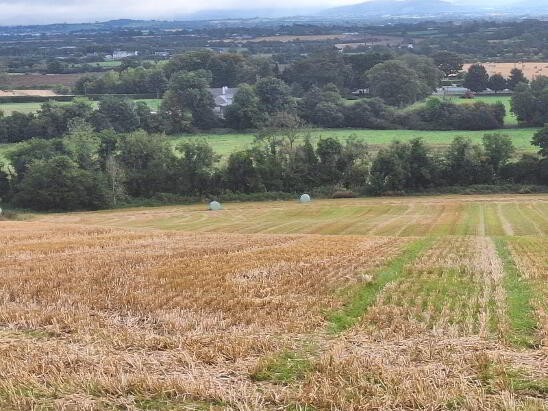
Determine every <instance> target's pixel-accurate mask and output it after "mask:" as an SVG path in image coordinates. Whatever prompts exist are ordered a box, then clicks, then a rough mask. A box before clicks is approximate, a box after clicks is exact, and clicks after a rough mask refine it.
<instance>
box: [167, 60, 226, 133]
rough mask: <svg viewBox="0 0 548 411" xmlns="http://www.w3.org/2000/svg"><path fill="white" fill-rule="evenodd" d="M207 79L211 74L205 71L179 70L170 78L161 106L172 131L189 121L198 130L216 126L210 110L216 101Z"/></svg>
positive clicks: (187, 123)
mask: <svg viewBox="0 0 548 411" xmlns="http://www.w3.org/2000/svg"><path fill="white" fill-rule="evenodd" d="M210 81H211V73H210V72H207V71H205V70H199V71H193V72H183V71H181V72H178V73H176V74H174V75H173V76H172V77H171V80H170V82H169V89H168V91H167V92H166V94H165V95H164V100H163V101H162V108H161V111H162V113H163V115H164V116H166V118H167V119H168V120H167V121H168V122H169V125H170V126H169V130H170V131H171V132H180V131H185V130H186V129H187V128H188V125H189V124H192V125H193V126H194V127H197V128H201V129H208V128H212V127H215V126H216V125H217V123H218V119H217V116H216V115H215V113H214V112H213V108H214V107H215V102H214V100H213V95H212V94H211V93H210V92H209V90H208V87H209V82H210ZM188 113H190V114H191V118H190V119H189V118H188V115H187V114H188Z"/></svg>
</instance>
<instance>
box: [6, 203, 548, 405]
mask: <svg viewBox="0 0 548 411" xmlns="http://www.w3.org/2000/svg"><path fill="white" fill-rule="evenodd" d="M205 209H206V207H205V206H204V205H191V206H177V207H159V208H139V209H126V210H114V211H102V212H81V213H66V214H43V215H41V214H35V215H28V216H27V217H26V218H27V219H26V220H25V221H1V222H0V227H1V230H2V234H3V235H2V238H1V239H0V244H1V251H0V252H1V253H2V256H3V258H2V259H1V260H0V261H1V263H0V276H1V277H2V279H3V280H2V287H1V291H0V296H1V298H2V302H3V304H2V305H1V308H0V318H1V322H2V327H1V328H0V356H1V357H0V358H1V363H2V364H3V366H2V367H0V407H1V408H3V409H11V408H17V409H45V408H57V409H112V408H116V409H135V408H137V409H243V410H245V409H254V410H255V409H295V410H315V409H340V410H363V409H432V410H433V409H440V410H441V409H468V410H480V409H508V410H514V409H515V410H542V409H546V407H548V400H547V398H548V305H547V303H546V302H547V301H548V300H547V297H548V288H547V284H548V282H547V279H548V278H547V274H548V259H547V255H546V250H547V249H548V239H547V234H548V196H546V195H519V196H518V195H514V196H439V197H414V198H413V197H407V198H380V199H345V200H318V201H312V202H311V203H308V204H301V203H299V202H297V201H294V202H292V201H286V202H270V203H227V204H225V205H224V209H222V210H220V211H205Z"/></svg>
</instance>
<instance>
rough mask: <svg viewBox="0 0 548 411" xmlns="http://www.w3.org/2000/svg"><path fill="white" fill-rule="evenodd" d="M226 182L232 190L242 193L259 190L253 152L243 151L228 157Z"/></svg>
mask: <svg viewBox="0 0 548 411" xmlns="http://www.w3.org/2000/svg"><path fill="white" fill-rule="evenodd" d="M226 183H227V187H228V188H229V189H230V190H232V191H237V192H241V193H251V192H254V191H258V189H259V187H260V186H259V181H258V176H257V170H255V167H254V166H253V158H252V156H251V153H249V152H246V151H241V152H238V153H233V154H231V155H230V157H228V165H227V168H226Z"/></svg>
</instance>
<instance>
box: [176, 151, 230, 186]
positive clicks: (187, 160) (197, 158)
mask: <svg viewBox="0 0 548 411" xmlns="http://www.w3.org/2000/svg"><path fill="white" fill-rule="evenodd" d="M176 149H177V151H178V152H180V153H181V157H180V158H179V159H178V161H177V163H178V164H177V176H176V178H177V191H178V192H179V193H181V194H185V195H195V194H198V195H201V194H204V193H207V192H208V190H211V187H210V180H211V178H212V169H213V166H214V164H215V163H216V162H217V161H219V159H220V156H218V155H217V154H215V152H214V151H213V149H212V148H211V146H210V145H209V144H207V142H206V141H205V140H197V141H185V142H183V143H180V144H178V145H177V148H176Z"/></svg>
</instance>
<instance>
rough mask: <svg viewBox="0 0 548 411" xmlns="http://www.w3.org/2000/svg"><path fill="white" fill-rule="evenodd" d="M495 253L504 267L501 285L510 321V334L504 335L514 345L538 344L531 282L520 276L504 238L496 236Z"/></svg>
mask: <svg viewBox="0 0 548 411" xmlns="http://www.w3.org/2000/svg"><path fill="white" fill-rule="evenodd" d="M495 245H496V248H497V253H498V255H499V257H500V259H501V260H502V264H503V269H504V278H503V286H504V289H505V291H506V313H507V316H508V320H509V322H510V335H507V336H505V337H506V338H507V340H508V341H509V342H510V343H511V344H512V345H515V346H518V347H526V348H531V347H535V346H537V345H538V343H539V341H538V336H537V334H536V331H537V321H536V317H535V313H534V308H533V305H532V303H531V300H532V299H533V297H534V293H533V289H532V287H531V284H530V283H529V282H528V281H527V280H526V279H524V278H522V277H521V275H520V272H519V270H518V268H517V267H516V264H515V263H514V260H513V259H512V254H511V253H510V250H509V248H508V244H507V243H506V240H505V239H503V238H496V239H495Z"/></svg>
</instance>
